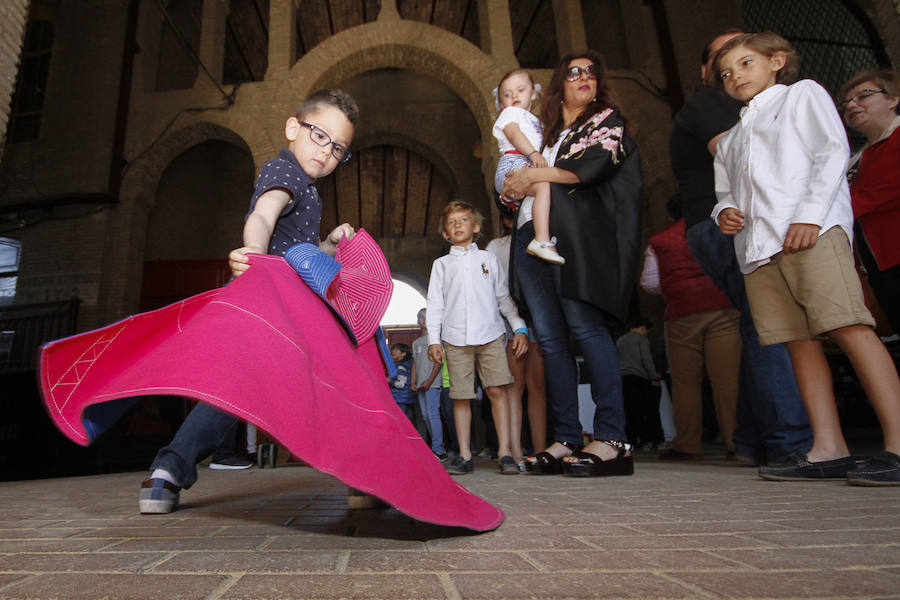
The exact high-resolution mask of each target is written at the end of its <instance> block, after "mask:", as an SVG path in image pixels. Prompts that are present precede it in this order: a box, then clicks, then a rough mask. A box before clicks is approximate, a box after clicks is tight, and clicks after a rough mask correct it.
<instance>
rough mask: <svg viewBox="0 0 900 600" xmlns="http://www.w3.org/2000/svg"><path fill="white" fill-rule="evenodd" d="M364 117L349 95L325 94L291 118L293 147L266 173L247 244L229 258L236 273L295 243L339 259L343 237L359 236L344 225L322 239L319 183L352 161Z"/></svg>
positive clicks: (288, 130)
mask: <svg viewBox="0 0 900 600" xmlns="http://www.w3.org/2000/svg"><path fill="white" fill-rule="evenodd" d="M358 115H359V109H358V108H357V107H356V103H355V102H354V101H353V99H352V98H351V97H350V96H349V95H347V94H345V93H344V92H342V91H340V90H322V91H319V92H316V93H314V94H313V95H312V96H310V97H309V98H308V99H307V100H306V101H305V102H303V104H301V105H300V106H299V107H298V108H297V114H296V115H295V116H292V117H289V118H288V120H287V122H286V123H285V126H284V135H285V137H286V138H287V139H288V142H289V144H288V147H287V148H283V149H282V150H281V151H280V152H279V153H278V157H277V158H273V159H272V160H270V161H269V162H267V163H266V164H265V165H263V167H262V169H260V171H259V177H258V178H257V180H256V190H255V191H254V192H253V197H252V198H251V199H250V211H249V212H248V213H247V220H246V222H245V223H244V246H243V247H241V248H238V249H236V250H232V251H231V254H229V255H228V262H229V265H230V266H231V270H232V272H233V273H234V274H235V275H240V274H241V273H243V272H244V271H246V270H247V268H248V264H247V261H248V259H247V253H250V252H255V253H258V254H266V253H268V254H276V255H278V256H283V255H284V253H285V252H287V250H288V248H290V247H291V246H293V245H294V244H299V243H301V242H315V243H317V244H318V245H319V247H320V248H322V250H324V251H326V252H327V253H328V254H331V255H334V250H335V247H336V246H337V243H338V242H339V241H341V237H342V236H344V235H346V236H347V237H348V238H350V237H351V236H352V235H353V228H352V227H351V226H350V225H348V224H347V223H343V224H342V225H340V226H338V227H337V228H335V229H334V230H333V231H332V232H331V233H329V234H328V237H326V238H325V239H324V240H322V241H319V222H320V220H321V218H322V202H321V200H320V199H319V194H318V192H317V190H316V186H315V180H316V179H318V178H319V177H325V176H326V175H330V174H331V172H332V171H334V169H335V168H336V167H337V166H338V164H341V163H345V162H347V161H348V160H350V151H349V150H348V149H347V147H348V146H349V145H350V141H351V140H352V139H353V125H354V123H355V122H356V118H357V116H358Z"/></svg>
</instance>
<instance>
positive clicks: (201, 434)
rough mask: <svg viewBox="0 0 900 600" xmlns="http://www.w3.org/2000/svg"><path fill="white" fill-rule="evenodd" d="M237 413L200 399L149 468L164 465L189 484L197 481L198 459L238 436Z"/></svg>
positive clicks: (187, 486) (185, 486) (179, 483)
mask: <svg viewBox="0 0 900 600" xmlns="http://www.w3.org/2000/svg"><path fill="white" fill-rule="evenodd" d="M238 423H239V421H238V419H237V417H233V416H231V415H229V414H227V413H224V412H222V411H220V410H219V409H217V408H213V407H212V406H210V405H209V404H205V403H203V402H198V403H197V406H195V407H194V409H193V410H192V411H191V412H189V413H188V416H187V418H186V419H185V420H184V423H182V424H181V427H179V428H178V431H177V432H176V433H175V437H174V438H172V441H171V442H169V445H168V446H166V447H165V448H162V449H160V451H159V452H157V453H156V458H155V459H154V460H153V464H152V465H150V470H151V471H152V470H153V469H165V470H166V471H168V472H169V473H171V474H172V475H173V476H174V477H175V479H177V480H178V485H180V486H181V487H183V488H189V487H191V486H192V485H194V483H195V482H196V481H197V463H198V462H200V461H201V460H203V459H204V458H206V457H207V456H209V455H210V454H211V453H212V451H213V449H214V448H215V447H216V446H218V445H219V444H221V443H223V441H224V440H227V439H228V436H231V437H232V438H233V437H234V436H235V428H236V427H237V424H238Z"/></svg>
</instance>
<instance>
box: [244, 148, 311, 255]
mask: <svg viewBox="0 0 900 600" xmlns="http://www.w3.org/2000/svg"><path fill="white" fill-rule="evenodd" d="M271 189H282V190H284V191H285V192H287V193H288V194H290V196H291V200H290V202H288V203H287V206H285V207H284V210H282V211H281V215H279V217H278V220H277V221H276V222H275V231H274V232H272V239H271V240H269V254H276V255H278V256H284V253H285V252H287V250H288V248H290V247H291V246H293V245H294V244H299V243H300V242H309V243H311V244H316V245H318V244H319V224H320V221H321V220H322V202H321V200H319V193H318V191H316V186H315V184H314V183H313V180H312V179H310V177H309V175H307V174H306V173H304V172H303V169H302V168H300V164H299V163H298V162H297V159H296V158H295V157H294V155H293V153H292V152H291V151H290V150H288V149H287V148H282V149H281V151H280V152H279V153H278V158H273V159H272V160H270V161H269V162H267V163H266V164H264V165H263V167H262V169H260V170H259V177H258V178H257V179H256V189H255V190H254V191H253V198H251V199H250V211H249V212H248V213H247V216H250V213H252V212H253V209H254V208H255V207H256V201H257V199H258V198H259V197H260V196H262V195H263V194H264V193H266V192H267V191H269V190H271Z"/></svg>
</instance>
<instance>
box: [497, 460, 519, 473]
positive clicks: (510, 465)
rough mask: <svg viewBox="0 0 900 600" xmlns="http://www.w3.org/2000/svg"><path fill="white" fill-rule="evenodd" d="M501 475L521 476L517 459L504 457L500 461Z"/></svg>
mask: <svg viewBox="0 0 900 600" xmlns="http://www.w3.org/2000/svg"><path fill="white" fill-rule="evenodd" d="M500 474H501V475H518V474H519V465H517V464H516V459H514V458H513V457H512V456H504V457H503V458H501V459H500Z"/></svg>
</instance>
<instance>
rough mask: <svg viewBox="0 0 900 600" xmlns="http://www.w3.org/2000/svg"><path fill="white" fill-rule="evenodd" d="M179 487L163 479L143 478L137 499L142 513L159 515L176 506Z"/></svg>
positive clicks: (168, 511)
mask: <svg viewBox="0 0 900 600" xmlns="http://www.w3.org/2000/svg"><path fill="white" fill-rule="evenodd" d="M180 492H181V488H180V487H178V486H177V485H175V484H174V483H169V482H168V481H166V480H165V479H145V480H144V481H142V482H141V495H140V498H139V500H138V506H140V509H141V514H142V515H161V514H167V513H170V512H172V511H173V510H175V509H176V508H177V507H178V496H179V495H180Z"/></svg>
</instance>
